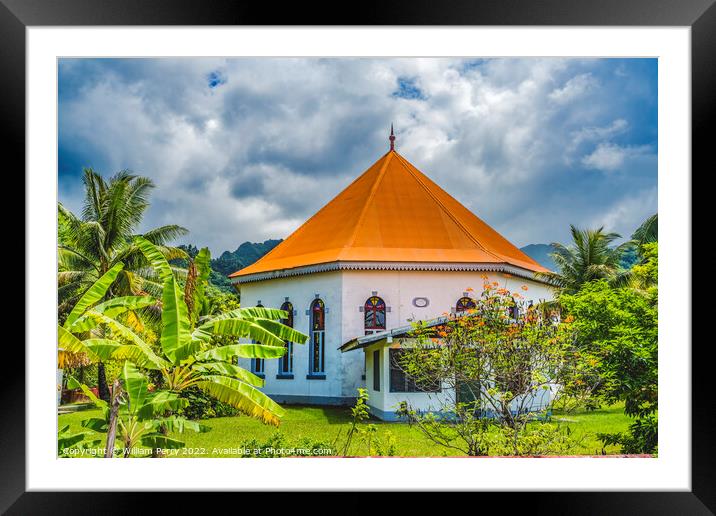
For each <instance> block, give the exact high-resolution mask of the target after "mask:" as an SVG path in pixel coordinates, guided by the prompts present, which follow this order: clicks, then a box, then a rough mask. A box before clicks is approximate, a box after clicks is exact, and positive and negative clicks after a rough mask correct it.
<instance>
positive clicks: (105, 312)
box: [57, 263, 166, 369]
mask: <svg viewBox="0 0 716 516" xmlns="http://www.w3.org/2000/svg"><path fill="white" fill-rule="evenodd" d="M123 267H124V265H123V264H122V263H117V264H116V265H115V266H114V267H112V268H111V269H110V270H109V271H107V272H106V273H105V274H103V275H102V276H101V277H100V278H99V279H98V280H97V281H95V282H94V284H92V286H91V287H90V288H89V289H88V290H87V292H85V294H84V295H83V296H82V297H81V298H80V299H79V301H77V303H76V304H75V306H74V307H73V308H72V311H71V312H70V314H69V315H68V316H67V319H66V320H65V322H64V324H63V325H61V326H60V325H58V327H57V337H58V344H59V345H58V356H57V365H58V367H59V368H60V369H63V368H64V367H66V366H72V365H76V364H81V365H86V364H88V363H91V362H99V361H106V360H131V361H132V362H134V363H136V364H137V365H139V366H141V367H145V368H148V369H161V368H162V367H165V366H166V361H165V360H163V359H162V358H161V357H159V356H157V355H156V354H155V353H154V352H153V351H152V349H151V347H150V346H149V345H147V344H146V343H145V342H144V341H143V340H142V339H140V338H139V337H138V336H137V335H136V334H135V332H134V331H132V330H131V329H130V328H129V327H127V326H126V325H125V324H123V323H122V322H120V320H119V319H118V317H119V316H120V315H122V314H127V315H130V314H135V313H136V311H137V310H140V309H142V308H145V307H147V306H150V305H154V304H156V303H157V301H156V300H155V299H154V298H152V297H150V296H122V297H115V298H111V299H109V300H106V301H102V300H103V299H104V298H105V295H106V294H107V291H108V289H109V287H110V285H112V283H113V282H114V280H115V279H116V278H117V275H118V274H119V273H120V271H121V270H122V268H123ZM107 330H109V332H108V331H107ZM108 333H109V334H110V335H111V337H112V338H108V337H107V334H108ZM118 339H119V340H118Z"/></svg>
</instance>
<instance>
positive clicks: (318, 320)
mask: <svg viewBox="0 0 716 516" xmlns="http://www.w3.org/2000/svg"><path fill="white" fill-rule="evenodd" d="M325 329H326V307H325V305H324V304H323V301H322V300H321V299H318V298H316V299H314V300H313V303H311V354H310V357H309V364H308V373H309V376H310V375H323V373H325V371H326V367H325V358H326V352H325V337H326V335H325V333H326V332H325Z"/></svg>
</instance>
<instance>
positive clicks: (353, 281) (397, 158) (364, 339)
mask: <svg viewBox="0 0 716 516" xmlns="http://www.w3.org/2000/svg"><path fill="white" fill-rule="evenodd" d="M394 142H395V137H394V135H393V132H392V129H391V135H390V150H389V151H388V152H387V153H386V154H385V155H383V156H382V157H381V158H380V159H378V161H376V162H375V163H374V164H373V165H372V166H371V167H370V168H368V170H366V171H365V172H364V173H363V174H361V175H360V176H358V177H357V178H356V179H355V180H354V181H353V182H352V183H351V184H350V185H348V186H347V187H346V188H345V189H344V190H343V191H342V192H341V193H339V194H338V195H337V196H336V197H335V198H334V199H333V200H331V201H330V202H329V203H328V204H326V205H325V206H324V207H323V208H321V209H320V210H319V211H318V212H317V213H316V214H315V215H313V216H312V217H311V218H310V219H308V220H307V221H306V222H305V223H304V224H303V225H302V226H300V227H299V228H298V229H297V230H296V231H294V232H293V233H292V234H291V235H290V236H289V237H288V238H286V239H285V240H284V241H283V242H281V243H280V244H279V245H278V246H276V247H275V248H274V249H273V250H271V251H270V252H269V253H268V254H266V255H265V256H263V257H262V258H261V259H260V260H258V261H257V262H255V263H254V264H252V265H250V266H248V267H246V268H244V269H241V270H239V271H237V272H235V273H233V274H231V275H230V278H231V280H232V282H233V283H234V284H235V285H236V286H237V287H238V288H239V289H240V292H241V304H242V305H244V306H259V305H260V306H267V307H275V308H279V307H280V308H281V309H283V310H286V311H287V312H288V313H289V317H288V319H287V320H285V321H283V322H284V323H285V324H288V325H290V326H292V327H294V328H296V329H298V330H299V331H301V332H303V333H306V334H308V335H309V339H308V341H307V342H306V344H304V345H293V344H292V343H288V351H287V353H286V355H285V356H284V357H283V358H281V359H279V360H270V361H264V360H260V359H252V360H250V361H249V360H248V359H242V361H243V362H244V363H242V364H241V365H242V366H244V367H246V368H247V369H250V370H251V371H252V372H254V373H255V374H257V375H259V376H261V377H263V378H264V380H265V386H264V388H263V390H264V392H266V394H268V395H269V396H271V397H272V398H273V399H274V400H276V401H277V402H279V403H305V404H316V405H342V404H346V405H347V404H352V403H353V402H354V400H355V398H356V394H357V389H358V388H359V387H365V388H367V389H368V393H369V397H370V398H369V399H370V401H369V405H370V409H371V412H372V413H373V414H374V415H376V416H377V417H379V418H381V419H385V420H392V419H394V418H395V410H396V408H397V405H398V404H399V403H400V402H401V401H404V400H408V401H410V402H411V404H412V405H413V406H416V407H418V408H420V407H422V408H424V409H426V410H428V409H430V404H431V402H430V400H431V397H432V396H435V395H439V394H436V393H426V392H411V383H410V382H408V381H406V380H405V378H404V377H403V376H401V372H400V371H398V370H396V369H395V367H394V366H392V363H391V353H392V352H393V351H394V349H395V348H398V347H399V343H400V341H401V339H402V338H404V337H405V336H406V335H407V334H408V333H409V330H410V328H411V323H412V322H414V321H419V320H420V321H430V320H439V319H437V318H439V317H440V316H441V315H442V314H444V313H446V312H447V313H450V312H452V313H455V312H460V311H463V310H466V309H469V308H473V307H474V306H475V301H474V298H475V297H476V295H478V296H479V292H480V291H481V288H482V284H483V281H484V280H483V276H485V275H486V276H488V278H489V281H491V282H492V281H496V282H498V283H499V284H500V286H502V287H504V288H507V289H508V290H510V291H516V290H520V289H521V288H522V287H523V286H526V287H527V290H526V291H524V293H523V294H524V296H523V297H524V298H525V299H526V300H527V301H532V302H534V303H538V302H540V301H543V300H549V299H552V297H553V294H552V290H551V289H550V287H549V285H548V284H547V283H545V282H544V281H542V280H540V279H539V278H537V277H536V276H535V273H536V272H541V271H546V270H547V269H545V268H544V267H542V266H541V265H539V264H538V263H537V262H535V261H534V260H533V259H531V258H530V257H529V256H527V255H526V254H525V253H523V252H522V251H520V250H519V249H518V248H517V247H515V246H514V245H513V244H511V243H510V242H508V241H507V240H506V239H505V238H504V237H502V236H501V235H500V234H499V233H498V232H497V231H495V230H494V229H493V228H491V227H490V226H488V225H487V224H486V223H485V222H483V221H482V220H481V219H479V218H478V217H477V216H475V215H474V214H473V213H472V212H470V210H468V209H467V208H465V206H463V205H462V204H460V203H459V202H458V201H457V200H455V199H454V198H453V197H452V196H450V195H449V194H448V193H447V192H445V190H443V189H442V188H440V187H439V186H438V185H437V184H435V183H434V182H433V181H431V180H430V179H429V178H428V177H427V176H426V175H425V174H423V173H422V172H421V171H419V170H418V169H417V168H416V167H415V166H413V165H412V164H411V163H410V162H408V160H406V159H405V158H404V157H403V156H401V155H400V154H398V152H396V150H395V148H394ZM480 195H489V194H487V193H481V192H475V196H476V197H477V198H479V196H480ZM472 289H475V292H473V291H472ZM523 290H524V289H523ZM412 390H413V391H414V390H415V389H414V386H413V388H412Z"/></svg>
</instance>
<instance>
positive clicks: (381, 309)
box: [363, 296, 385, 335]
mask: <svg viewBox="0 0 716 516" xmlns="http://www.w3.org/2000/svg"><path fill="white" fill-rule="evenodd" d="M363 315H364V316H365V318H364V324H365V332H366V335H367V334H369V333H373V332H374V331H383V330H385V301H383V300H382V299H381V298H379V297H378V296H371V297H369V298H368V300H367V301H366V302H365V305H364V306H363Z"/></svg>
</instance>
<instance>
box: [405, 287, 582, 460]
mask: <svg viewBox="0 0 716 516" xmlns="http://www.w3.org/2000/svg"><path fill="white" fill-rule="evenodd" d="M521 299H522V296H521V294H520V293H519V292H509V291H507V290H506V289H504V288H498V284H497V283H490V282H489V281H488V280H487V277H485V282H484V284H483V292H482V294H481V296H480V297H479V298H478V299H476V300H475V301H476V308H475V309H473V310H470V311H468V312H467V313H466V314H463V315H458V316H452V315H450V316H447V315H446V317H445V319H444V323H442V324H440V325H438V326H431V327H426V326H424V325H421V324H418V325H416V328H415V330H414V331H413V337H414V338H415V339H416V341H415V343H414V344H412V345H411V344H410V343H405V345H404V346H403V352H402V354H401V355H400V358H399V359H398V363H397V364H396V365H397V366H398V367H400V368H402V370H403V371H404V373H405V374H406V375H407V376H408V377H410V378H411V379H412V380H413V381H414V382H415V384H416V385H417V386H419V387H420V386H423V387H424V388H427V387H429V386H434V387H438V386H439V387H441V392H440V394H438V395H436V396H434V397H433V398H432V399H433V403H434V407H433V410H431V411H418V410H415V409H413V408H411V406H410V404H409V403H407V402H406V403H403V404H402V405H401V406H400V409H399V411H398V414H399V415H400V416H401V417H403V418H405V419H406V420H407V421H408V422H409V423H410V424H412V425H415V426H416V427H417V428H418V429H420V430H421V431H422V432H423V433H424V434H425V435H426V436H428V437H429V438H430V439H432V440H433V441H434V442H435V443H436V444H438V445H440V446H443V447H446V448H454V449H459V450H460V451H462V452H463V453H465V454H467V455H487V454H488V453H490V450H491V448H493V447H495V446H497V443H496V441H495V427H497V428H499V429H500V431H502V432H507V433H510V435H511V436H512V441H511V453H512V454H520V453H523V450H524V449H527V448H528V447H527V446H526V445H525V444H521V443H522V441H523V440H525V439H528V437H529V436H530V435H532V434H529V435H528V432H527V431H526V427H527V425H528V423H530V421H532V420H533V419H534V413H533V411H534V407H535V405H536V404H537V403H540V401H539V400H540V399H541V397H542V396H544V395H545V391H548V390H551V391H556V390H558V389H560V388H561V389H563V390H564V389H567V388H568V389H570V390H571V391H575V392H576V391H577V390H578V389H579V388H578V387H577V386H578V385H579V383H578V380H579V376H580V375H579V370H580V368H581V367H582V366H583V364H582V358H581V356H580V354H579V353H577V352H576V350H575V348H574V335H573V329H572V327H571V324H570V321H561V322H560V321H559V320H558V319H557V318H556V317H555V316H556V314H553V313H550V312H549V311H545V310H542V307H534V306H528V305H526V303H524V302H523V301H522V300H521ZM547 395H549V394H548V393H547ZM532 437H534V435H532Z"/></svg>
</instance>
